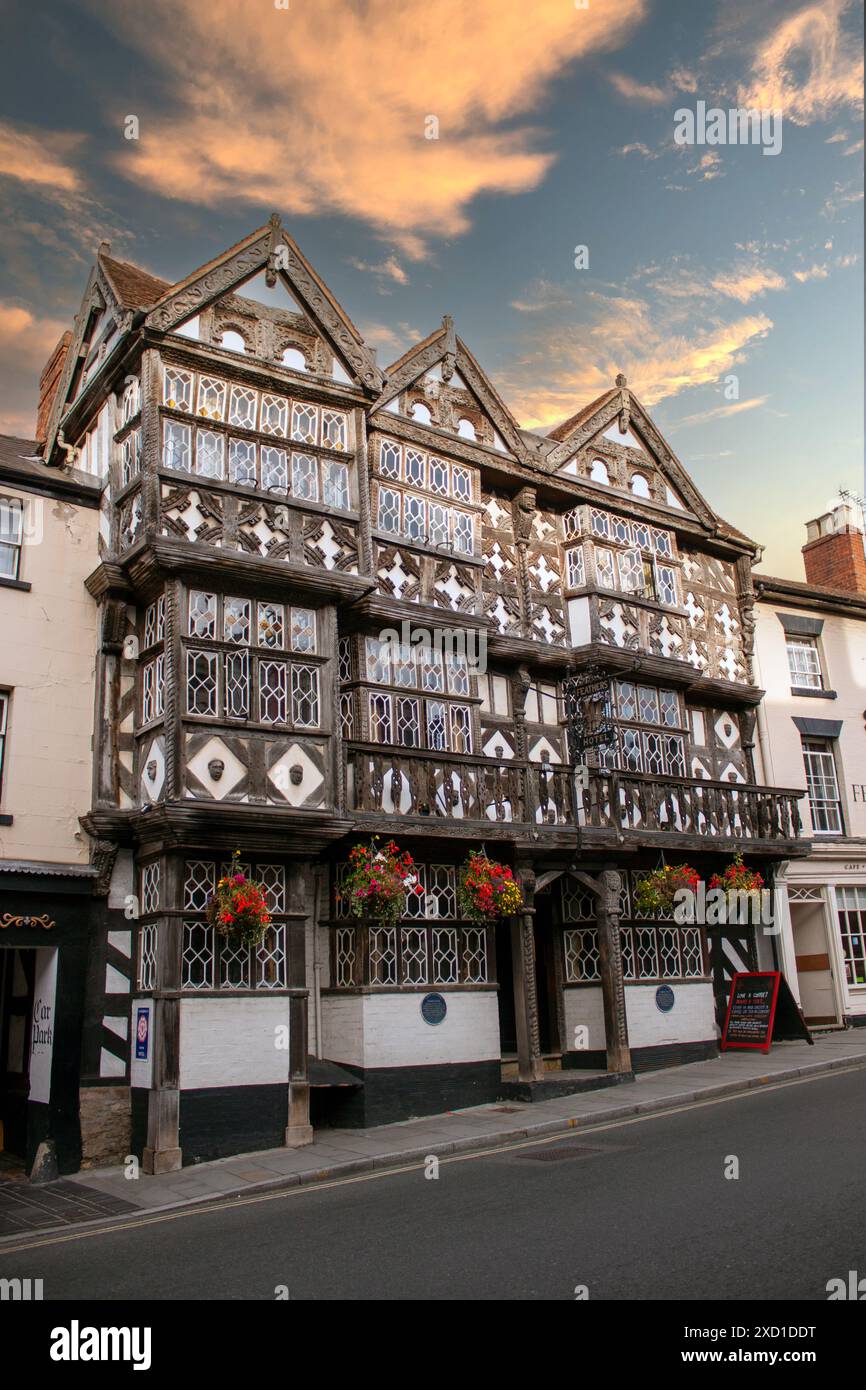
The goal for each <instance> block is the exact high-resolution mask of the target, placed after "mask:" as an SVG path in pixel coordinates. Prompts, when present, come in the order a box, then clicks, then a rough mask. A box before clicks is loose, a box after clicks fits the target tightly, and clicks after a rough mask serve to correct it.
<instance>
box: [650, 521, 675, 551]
mask: <svg viewBox="0 0 866 1390" xmlns="http://www.w3.org/2000/svg"><path fill="white" fill-rule="evenodd" d="M653 548H654V550H655V553H656V555H662V556H664V557H665V558H668V557H670V556H671V555H673V549H672V547H671V537H670V532H669V531H657V530H656V529H655V527H653Z"/></svg>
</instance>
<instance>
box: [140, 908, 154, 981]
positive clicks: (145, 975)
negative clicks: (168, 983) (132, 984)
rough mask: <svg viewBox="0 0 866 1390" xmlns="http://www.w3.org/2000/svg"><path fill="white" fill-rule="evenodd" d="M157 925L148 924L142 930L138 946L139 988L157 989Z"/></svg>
mask: <svg viewBox="0 0 866 1390" xmlns="http://www.w3.org/2000/svg"><path fill="white" fill-rule="evenodd" d="M156 951H157V924H156V922H146V923H145V924H144V926H143V927H142V928H141V935H140V937H139V946H138V988H139V989H141V990H151V989H155V988H156Z"/></svg>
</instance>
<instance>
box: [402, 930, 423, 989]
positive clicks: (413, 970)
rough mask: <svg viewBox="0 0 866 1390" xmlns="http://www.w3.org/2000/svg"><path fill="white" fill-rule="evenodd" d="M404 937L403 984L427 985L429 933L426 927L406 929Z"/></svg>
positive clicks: (403, 932) (403, 931)
mask: <svg viewBox="0 0 866 1390" xmlns="http://www.w3.org/2000/svg"><path fill="white" fill-rule="evenodd" d="M402 937H403V942H402V944H403V951H402V956H403V983H404V985H426V984H427V983H428V976H427V931H426V928H424V927H404V928H403V930H402Z"/></svg>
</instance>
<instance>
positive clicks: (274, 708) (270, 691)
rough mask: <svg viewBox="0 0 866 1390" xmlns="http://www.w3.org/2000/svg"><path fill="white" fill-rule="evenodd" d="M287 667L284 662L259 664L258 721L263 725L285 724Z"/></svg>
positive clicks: (261, 662)
mask: <svg viewBox="0 0 866 1390" xmlns="http://www.w3.org/2000/svg"><path fill="white" fill-rule="evenodd" d="M287 673H288V667H287V665H286V663H285V662H284V661H260V662H259V719H260V720H261V722H262V723H263V724H285V722H286V695H287V691H288V679H287Z"/></svg>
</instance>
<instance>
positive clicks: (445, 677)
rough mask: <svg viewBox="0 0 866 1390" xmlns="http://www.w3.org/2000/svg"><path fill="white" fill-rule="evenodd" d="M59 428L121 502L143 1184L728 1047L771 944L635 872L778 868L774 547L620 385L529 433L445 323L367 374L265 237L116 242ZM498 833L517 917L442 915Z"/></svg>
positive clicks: (328, 302) (116, 529) (124, 754)
mask: <svg viewBox="0 0 866 1390" xmlns="http://www.w3.org/2000/svg"><path fill="white" fill-rule="evenodd" d="M46 435H47V438H46V442H45V446H44V457H45V462H46V463H47V464H48V465H49V466H52V467H57V468H62V467H63V466H64V465H67V464H68V462H69V458H70V450H71V451H73V458H74V461H75V466H76V467H77V468H78V469H80V470H83V471H85V472H88V473H91V474H95V475H97V477H99V478H100V479H101V480H102V482H103V484H104V486H103V488H102V494H101V510H100V527H99V540H98V553H94V554H93V564H92V569H91V571H90V573H89V576H88V578H87V581H86V586H87V591H88V593H89V595H90V596H91V599H92V601H93V603H94V604H95V605H97V606H98V611H99V624H98V632H99V642H98V646H99V650H98V655H97V666H96V690H95V709H96V713H95V723H94V730H95V736H94V764H93V797H92V805H91V806H90V807H89V809H87V811H86V814H85V815H84V816H83V820H82V824H83V826H84V828H85V830H86V832H87V835H88V836H89V837H90V843H91V845H92V855H93V860H94V863H95V864H98V868H99V875H100V877H101V879H102V880H103V881H104V883H105V885H106V892H107V893H108V894H109V897H108V902H109V903H110V904H112V905H114V908H115V909H116V911H117V915H118V921H116V922H114V923H113V926H114V929H117V928H118V927H119V926H121V925H123V926H125V927H127V928H128V929H130V930H131V933H132V948H131V949H132V955H131V960H132V971H133V978H132V982H131V988H130V990H129V994H128V997H127V999H126V1000H125V1002H124V1006H123V1007H124V1008H128V1010H129V1022H128V1028H127V1030H126V1034H125V1036H126V1037H127V1038H128V1046H127V1047H126V1048H124V1049H122V1050H123V1051H124V1052H125V1055H124V1056H122V1057H120V1058H119V1062H118V1066H117V1069H116V1071H117V1074H116V1075H113V1076H109V1077H106V1078H104V1081H105V1084H106V1085H116V1086H117V1087H120V1088H129V1095H130V1131H129V1134H130V1138H129V1144H130V1151H131V1152H134V1153H138V1154H139V1155H141V1156H142V1158H143V1164H144V1167H145V1169H146V1170H147V1171H151V1172H160V1171H166V1170H169V1169H172V1168H175V1167H178V1166H179V1165H180V1164H181V1163H189V1162H193V1161H195V1160H197V1159H207V1158H211V1157H214V1156H218V1155H223V1154H228V1153H236V1152H243V1151H245V1150H252V1149H256V1148H265V1147H271V1146H275V1145H278V1144H283V1143H286V1144H302V1143H305V1142H308V1141H309V1139H310V1138H311V1137H312V1133H313V1127H314V1126H318V1125H329V1124H377V1123H382V1122H387V1121H390V1120H395V1119H400V1118H405V1117H408V1116H411V1115H417V1114H424V1113H432V1112H435V1111H442V1110H445V1109H451V1108H455V1107H460V1106H465V1105H471V1104H474V1103H481V1102H485V1101H491V1100H494V1099H496V1098H497V1097H499V1096H500V1095H501V1094H502V1093H503V1091H502V1088H503V1085H507V1084H509V1082H510V1083H511V1084H512V1085H513V1084H514V1083H518V1084H523V1085H524V1086H528V1087H531V1086H532V1085H533V1083H535V1082H537V1081H539V1080H540V1078H541V1077H542V1076H543V1075H545V1073H546V1071H550V1070H553V1069H555V1070H561V1071H562V1072H564V1073H565V1072H568V1071H569V1070H570V1069H590V1070H594V1071H601V1072H609V1073H611V1074H614V1075H617V1076H626V1077H627V1076H628V1075H630V1074H631V1073H633V1071H634V1070H636V1069H640V1068H643V1067H649V1066H659V1065H670V1064H675V1063H677V1062H681V1061H684V1060H692V1059H697V1058H702V1057H706V1056H709V1055H713V1054H714V1053H715V1052H716V1050H717V1047H718V1033H719V1029H718V1022H719V1013H720V1008H721V1004H722V1001H723V1000H724V997H725V992H726V988H727V982H728V980H729V978H730V975H731V973H732V971H733V970H735V969H737V968H748V967H750V966H751V967H755V966H756V965H758V964H759V963H760V964H762V965H766V964H768V963H771V962H772V959H773V957H772V951H773V945H772V937H766V938H762V937H761V936H760V934H758V933H756V931H755V928H754V927H744V928H737V929H730V930H727V929H718V930H713V929H712V928H710V929H706V928H704V927H702V926H700V925H694V926H677V925H675V924H674V923H673V922H672V921H667V920H663V921H655V920H649V919H645V918H644V919H642V918H640V917H639V916H637V915H636V911H635V905H634V900H633V886H634V881H635V874H636V873H638V872H640V871H641V870H646V869H648V868H656V867H658V865H659V864H660V863H661V862H662V858H663V857H664V860H665V862H667V863H677V862H688V863H690V864H691V865H692V866H693V867H695V868H696V869H697V870H698V871H699V872H700V873H701V875H702V876H703V877H706V878H708V877H709V876H710V875H711V874H712V873H713V872H716V871H721V869H722V868H723V866H724V865H725V864H727V863H728V862H730V860H731V858H732V855H733V853H734V852H736V851H737V850H738V849H740V850H743V851H744V852H745V854H746V856H747V859H748V862H749V864H750V865H753V866H754V867H757V868H759V869H760V870H761V872H762V873H763V874H764V876H765V878H766V879H768V880H772V877H773V869H774V865H776V864H777V863H779V862H780V861H787V860H788V859H790V858H791V857H792V856H798V855H799V854H801V853H804V852H805V846H803V845H802V844H801V840H800V827H799V819H798V814H797V799H798V797H799V796H800V795H802V788H799V787H795V788H792V789H779V788H769V787H765V786H761V785H758V784H757V782H756V774H755V766H754V761H753V750H754V741H755V722H756V712H757V709H758V706H759V703H760V700H761V694H762V692H761V690H760V689H759V688H757V686H756V684H755V682H754V679H753V673H752V655H753V634H754V627H755V621H754V614H753V606H754V595H753V586H752V577H751V568H752V564H753V562H754V561H755V559H756V554H757V547H756V545H755V544H754V542H752V541H750V540H749V539H748V538H747V537H745V536H744V535H742V534H741V533H740V532H738V531H736V530H735V529H733V528H732V527H730V526H728V525H727V524H726V523H725V522H723V521H722V520H721V519H720V518H719V517H718V516H717V515H716V514H715V512H713V511H712V510H711V508H710V507H709V505H708V504H707V502H706V501H705V500H704V498H703V497H702V496H701V495H700V493H699V492H698V491H697V489H696V488H695V486H694V484H693V483H692V481H691V480H690V478H689V476H688V474H687V472H686V471H685V469H684V468H683V466H682V465H681V464H680V463H679V461H678V460H677V459H676V458H675V457H674V455H673V453H672V451H671V449H670V448H669V446H668V445H667V444H666V443H665V441H664V439H663V438H662V436H661V435H660V433H659V431H658V430H657V428H656V427H655V426H654V424H653V422H652V420H651V419H650V417H649V416H648V414H647V412H646V411H645V410H644V408H643V407H642V405H641V404H640V402H639V400H638V399H637V398H636V397H635V395H634V394H633V393H632V392H631V391H630V390H629V387H628V385H627V382H626V380H625V378H624V377H619V378H617V381H616V383H615V384H612V385H611V387H610V389H609V390H608V391H606V392H604V393H603V394H602V395H601V396H600V397H599V398H598V399H597V400H595V401H593V402H592V403H591V404H590V405H588V406H586V407H585V408H583V409H582V410H580V411H579V413H578V414H576V415H574V416H573V417H572V418H571V419H570V420H568V421H566V422H565V424H563V425H561V426H559V427H558V428H557V429H555V430H553V431H552V432H551V433H550V434H548V435H547V436H543V435H540V434H535V433H529V432H527V431H524V430H522V429H521V428H520V427H519V426H518V424H517V422H516V421H515V419H514V417H513V416H512V415H511V413H510V411H509V409H508V406H507V404H505V403H504V402H503V400H502V399H501V398H500V396H499V395H498V393H497V392H496V390H495V389H494V387H493V385H492V384H491V382H490V381H489V379H488V378H487V376H486V374H485V372H484V370H483V368H482V367H481V366H480V365H479V363H478V362H477V361H476V360H475V358H474V357H473V356H472V354H471V352H470V351H469V349H468V348H467V347H466V345H465V344H464V343H463V342H462V341H461V339H460V338H459V337H458V336H457V333H456V331H455V328H454V325H453V323H452V321H451V320H450V319H449V318H447V317H446V318H445V319H443V321H442V325H441V327H440V328H438V329H437V330H436V331H435V332H433V333H432V334H431V335H430V336H429V337H428V338H427V339H426V340H424V341H423V342H421V343H419V344H417V345H416V346H414V347H413V348H412V349H411V350H410V351H409V352H407V353H406V354H405V355H404V356H403V357H402V358H400V359H399V360H398V361H397V362H395V363H394V364H393V365H392V366H391V367H390V368H388V369H387V370H383V369H382V368H380V366H379V365H377V362H376V359H375V355H374V354H373V353H372V352H371V351H370V350H369V348H368V347H367V345H366V344H365V342H364V341H363V339H362V337H361V335H360V334H359V332H358V331H357V329H356V328H355V327H354V325H353V324H352V323H351V321H350V320H349V318H348V317H347V315H346V314H345V312H344V311H343V309H342V308H341V307H340V305H339V303H338V302H337V300H336V299H335V297H334V296H333V294H332V293H331V292H330V290H329V289H328V288H327V287H326V286H325V285H324V284H323V283H322V281H321V280H320V279H319V277H318V275H317V274H316V272H315V270H314V269H313V268H312V266H311V265H310V264H309V263H308V261H307V260H306V259H305V257H304V256H303V255H302V253H301V251H300V250H299V248H298V246H297V245H296V244H295V242H294V241H293V239H292V238H291V237H290V236H289V235H288V233H287V232H286V231H285V230H284V228H283V227H282V226H281V224H280V222H279V220H278V219H276V218H273V219H271V222H270V223H269V224H268V225H266V226H264V227H262V228H260V229H258V230H257V231H255V232H253V233H252V234H251V235H250V236H248V237H247V238H246V239H245V240H243V241H242V242H240V243H239V244H238V245H236V246H235V247H233V248H231V249H230V250H228V251H226V252H225V253H224V254H222V255H220V256H218V257H216V259H214V260H212V261H209V262H208V263H207V264H206V265H204V266H203V267H201V268H200V269H198V270H196V271H194V272H193V273H192V274H190V275H189V276H188V277H187V278H186V279H185V280H182V281H181V282H180V283H177V284H174V285H169V284H165V283H163V282H161V281H158V280H156V279H154V278H153V277H152V276H149V275H147V274H145V273H144V272H142V271H139V270H138V269H137V268H136V267H133V266H130V265H128V264H126V263H123V262H120V261H117V260H116V259H114V258H112V256H111V255H110V252H109V249H108V248H106V247H104V248H102V250H101V252H100V255H99V257H98V260H97V263H96V266H95V268H94V270H93V273H92V276H91V279H90V282H89V285H88V287H87V291H86V294H85V298H84V301H83V304H82V307H81V311H80V313H79V316H78V318H77V319H76V322H75V325H74V329H73V333H72V340H71V343H70V345H69V349H68V352H67V354H66V357H65V364H64V367H63V371H62V373H61V375H60V380H59V384H58V388H57V391H56V395H55V397H54V401H53V406H52V408H51V411H50V418H49V420H48V423H47V429H46ZM404 622H408V624H409V625H410V627H411V630H412V631H413V632H414V631H416V630H419V629H423V630H426V631H428V632H431V633H432V632H434V631H435V630H436V629H442V628H449V629H460V630H461V631H464V632H466V633H470V634H472V636H473V640H474V641H475V643H476V644H477V646H478V647H479V649H482V650H483V643H482V641H481V639H482V638H483V639H485V640H486V670H484V671H483V672H482V673H476V672H475V671H474V669H473V667H472V666H471V664H469V663H467V662H465V661H461V660H460V659H459V657H456V658H455V659H453V660H450V661H449V660H443V659H442V658H441V656H440V655H438V654H437V652H436V651H435V648H434V647H432V646H430V647H428V646H427V645H425V644H424V643H421V644H415V643H412V644H411V645H410V650H409V651H407V652H404V653H403V654H402V655H401V656H400V657H399V659H394V660H392V659H390V658H391V656H392V655H393V652H389V650H388V649H387V645H386V644H384V643H383V640H382V633H383V632H384V631H385V630H388V629H397V630H398V631H401V630H403V631H405V629H403V628H402V624H403V623H404ZM587 672H590V673H593V678H594V679H599V678H603V679H604V680H606V681H608V682H609V698H608V701H607V705H606V711H605V713H606V718H607V720H608V722H609V724H610V726H611V739H610V741H609V742H607V743H600V745H599V746H598V747H595V748H593V747H590V748H589V749H588V750H587V752H586V769H585V770H584V771H581V772H578V773H577V774H575V770H574V767H573V765H572V763H571V762H570V761H569V759H570V756H571V755H570V751H569V745H568V742H567V739H566V729H565V723H564V720H565V711H564V702H563V698H562V682H563V681H564V680H565V679H566V678H567V677H570V676H571V677H573V676H580V675H581V674H582V673H587ZM371 834H384V835H386V836H388V837H391V836H394V837H395V838H397V839H398V840H399V843H400V845H401V847H403V848H407V849H409V850H410V851H411V852H412V854H413V856H414V857H415V859H416V861H417V862H418V864H419V866H420V874H421V877H422V885H423V888H424V892H423V894H420V895H417V896H416V897H415V898H414V899H413V900H412V909H411V910H412V915H411V917H407V918H405V919H404V920H403V921H402V922H400V923H399V924H398V925H397V926H396V927H394V928H379V927H375V926H374V925H371V924H368V923H365V922H363V921H361V920H359V919H357V918H355V917H351V916H349V915H345V909H344V905H343V903H342V901H341V899H340V897H339V892H338V889H339V884H340V880H341V874H342V873H343V871H344V867H345V864H346V861H347V856H348V852H349V849H350V848H351V847H352V845H353V844H355V843H357V841H358V840H359V839H362V838H365V837H369V835H371ZM482 844H483V845H484V846H485V847H486V849H487V851H488V853H490V854H491V855H493V856H494V857H496V858H498V859H500V860H503V861H505V862H507V863H508V864H510V865H511V866H512V867H513V869H514V871H515V873H516V875H517V876H518V878H519V880H520V883H521V886H522V890H523V894H524V899H525V903H526V910H525V912H524V913H523V914H522V915H521V916H520V917H519V919H516V920H514V921H512V922H510V923H508V924H505V925H502V926H497V927H496V928H495V929H494V928H492V927H491V928H479V927H477V926H474V925H473V924H471V923H469V922H467V921H463V920H461V919H460V917H459V914H458V899H457V893H456V885H457V873H458V870H459V866H460V864H461V863H462V861H463V860H464V859H465V857H466V854H467V852H468V851H469V850H470V849H473V848H477V847H479V846H480V845H482ZM235 849H238V850H240V853H241V860H242V862H243V863H244V864H245V865H249V866H250V868H251V869H252V870H253V872H254V874H255V876H256V877H257V878H259V879H260V880H262V881H263V882H264V883H265V884H266V885H267V887H268V890H269V895H270V903H271V908H272V911H273V914H274V930H273V931H272V932H271V933H269V935H268V936H267V938H266V942H265V944H264V945H263V946H262V947H261V948H259V949H241V950H236V949H231V948H229V947H228V946H227V945H226V944H225V942H223V941H222V940H221V939H220V938H218V937H217V936H216V935H215V933H214V932H213V931H212V930H211V929H210V928H209V927H208V925H207V924H206V921H205V917H204V910H205V906H206V902H207V898H208V894H209V893H210V892H211V891H212V889H213V887H214V885H215V883H216V880H217V878H218V876H219V875H220V873H221V870H222V868H223V866H224V865H225V864H226V863H227V862H228V860H229V858H230V856H231V854H232V852H233V851H234V850H235ZM124 905H125V906H124ZM663 984H667V985H670V986H671V987H672V991H673V996H674V1004H673V1007H672V1008H669V1009H668V1010H667V1011H664V1012H663V1011H662V1010H661V1009H660V1008H659V1007H658V1006H657V1003H656V995H657V990H658V989H659V986H660V985H663ZM431 993H435V994H438V995H441V996H442V998H443V999H444V1001H445V1005H446V1009H445V1016H444V1018H442V1019H441V1021H440V1022H438V1023H436V1024H435V1025H431V1024H430V1023H428V1022H427V1021H426V1019H425V1017H424V1015H423V1014H422V1010H421V1007H420V1006H421V1003H422V1000H423V999H424V998H425V997H426V996H428V995H429V994H431ZM142 1018H144V1019H145V1020H146V1028H145V1031H146V1032H147V1035H148V1036H147V1038H146V1043H145V1045H141V1046H137V1040H139V1041H140V1039H139V1021H140V1020H141V1019H142ZM115 1051H116V1049H115Z"/></svg>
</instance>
